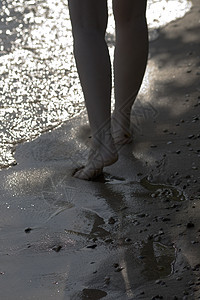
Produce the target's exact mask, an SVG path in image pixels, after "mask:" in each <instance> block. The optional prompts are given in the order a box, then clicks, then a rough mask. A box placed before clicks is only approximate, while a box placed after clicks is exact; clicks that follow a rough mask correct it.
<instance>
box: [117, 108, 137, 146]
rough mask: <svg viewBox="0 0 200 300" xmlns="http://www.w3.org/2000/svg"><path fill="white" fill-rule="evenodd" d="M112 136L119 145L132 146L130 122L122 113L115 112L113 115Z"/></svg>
mask: <svg viewBox="0 0 200 300" xmlns="http://www.w3.org/2000/svg"><path fill="white" fill-rule="evenodd" d="M112 136H113V140H114V143H115V144H117V145H124V144H130V143H131V142H132V135H131V131H130V120H129V119H128V118H126V119H125V118H124V116H123V115H122V114H120V113H118V114H116V113H115V112H113V115H112Z"/></svg>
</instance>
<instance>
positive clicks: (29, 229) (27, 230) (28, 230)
mask: <svg viewBox="0 0 200 300" xmlns="http://www.w3.org/2000/svg"><path fill="white" fill-rule="evenodd" d="M31 230H32V228H30V227H28V228H26V229H25V230H24V231H25V232H26V233H29V232H31Z"/></svg>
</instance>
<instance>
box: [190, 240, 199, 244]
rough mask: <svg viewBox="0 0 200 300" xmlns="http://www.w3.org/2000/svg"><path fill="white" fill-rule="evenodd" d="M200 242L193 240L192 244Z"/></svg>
mask: <svg viewBox="0 0 200 300" xmlns="http://www.w3.org/2000/svg"><path fill="white" fill-rule="evenodd" d="M198 243H199V242H198V241H191V244H192V245H194V244H198Z"/></svg>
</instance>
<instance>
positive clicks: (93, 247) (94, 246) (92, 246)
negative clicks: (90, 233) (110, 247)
mask: <svg viewBox="0 0 200 300" xmlns="http://www.w3.org/2000/svg"><path fill="white" fill-rule="evenodd" d="M96 247H97V244H93V245H90V246H87V247H86V248H88V249H95V248H96Z"/></svg>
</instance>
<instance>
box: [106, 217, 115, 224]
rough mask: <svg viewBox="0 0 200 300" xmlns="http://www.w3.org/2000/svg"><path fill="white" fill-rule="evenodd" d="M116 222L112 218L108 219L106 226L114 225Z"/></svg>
mask: <svg viewBox="0 0 200 300" xmlns="http://www.w3.org/2000/svg"><path fill="white" fill-rule="evenodd" d="M115 222H116V220H115V219H114V218H113V217H110V218H109V220H108V224H115Z"/></svg>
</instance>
